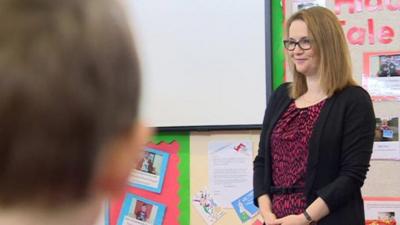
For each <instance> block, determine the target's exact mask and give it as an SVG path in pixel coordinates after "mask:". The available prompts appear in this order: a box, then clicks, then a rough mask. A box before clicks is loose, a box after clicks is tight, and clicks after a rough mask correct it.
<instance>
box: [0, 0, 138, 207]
mask: <svg viewBox="0 0 400 225" xmlns="http://www.w3.org/2000/svg"><path fill="white" fill-rule="evenodd" d="M116 3H117V2H116V1H112V0H2V1H0V206H2V207H12V206H14V205H15V206H16V205H21V204H24V205H26V204H33V205H44V206H45V205H52V204H51V203H54V202H57V203H65V204H70V203H75V202H80V201H83V200H84V199H87V198H89V197H90V196H91V195H95V194H99V193H100V194H105V195H112V194H114V193H116V192H118V191H119V190H120V189H121V186H122V185H123V184H124V182H125V179H126V178H127V176H128V174H129V170H130V167H132V166H133V165H132V163H133V162H134V160H135V157H136V156H137V153H138V152H140V151H139V150H138V149H139V148H140V145H141V144H142V143H143V139H144V137H145V136H146V131H145V128H143V127H141V126H140V125H139V123H138V121H137V113H138V101H139V91H140V85H139V84H140V70H139V65H138V59H137V56H136V52H135V48H134V46H133V41H132V39H131V33H130V29H129V26H128V24H127V22H126V19H125V17H124V13H123V12H122V10H121V8H120V7H119V6H118V5H117V4H116ZM53 206H54V205H53Z"/></svg>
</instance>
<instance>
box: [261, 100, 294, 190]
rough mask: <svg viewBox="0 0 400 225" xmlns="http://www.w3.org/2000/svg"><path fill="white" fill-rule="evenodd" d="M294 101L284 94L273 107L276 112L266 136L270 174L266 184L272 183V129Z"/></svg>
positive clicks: (267, 161)
mask: <svg viewBox="0 0 400 225" xmlns="http://www.w3.org/2000/svg"><path fill="white" fill-rule="evenodd" d="M291 101H292V99H291V98H289V96H288V95H287V94H285V95H284V97H283V98H281V99H278V103H277V104H276V108H275V109H272V111H273V112H274V114H273V115H272V116H271V120H270V121H271V122H270V123H269V126H267V130H266V132H265V136H264V137H263V138H264V140H265V141H264V143H265V146H264V149H268V151H267V154H266V165H269V166H270V168H269V170H268V171H269V172H270V173H269V174H268V177H269V178H270V179H269V180H268V181H266V184H265V185H267V186H268V187H269V186H270V185H271V184H272V173H271V171H272V163H271V157H272V156H271V145H270V139H271V135H272V130H273V128H274V127H275V124H276V123H277V122H278V119H279V118H281V116H282V113H283V112H284V111H285V109H287V107H288V106H289V104H290V102H291Z"/></svg>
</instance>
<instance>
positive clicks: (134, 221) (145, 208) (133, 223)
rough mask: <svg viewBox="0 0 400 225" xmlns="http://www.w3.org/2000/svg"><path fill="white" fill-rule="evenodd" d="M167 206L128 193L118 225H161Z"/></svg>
mask: <svg viewBox="0 0 400 225" xmlns="http://www.w3.org/2000/svg"><path fill="white" fill-rule="evenodd" d="M164 214H165V206H164V205H162V204H160V203H156V202H154V201H151V200H148V199H145V198H142V197H139V196H136V195H133V194H130V193H128V194H127V196H126V198H125V200H124V203H123V205H122V209H121V214H120V216H119V218H118V225H161V224H162V221H163V217H164Z"/></svg>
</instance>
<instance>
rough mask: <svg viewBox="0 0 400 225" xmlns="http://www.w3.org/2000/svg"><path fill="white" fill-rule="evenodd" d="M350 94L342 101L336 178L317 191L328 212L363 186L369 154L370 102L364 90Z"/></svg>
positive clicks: (371, 138)
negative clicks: (342, 119)
mask: <svg viewBox="0 0 400 225" xmlns="http://www.w3.org/2000/svg"><path fill="white" fill-rule="evenodd" d="M360 89H361V88H358V90H360ZM351 94H352V95H353V96H351V97H349V98H350V99H346V100H345V101H348V103H347V104H348V106H347V107H346V110H345V119H344V126H343V136H342V143H341V154H340V165H339V166H340V167H339V168H340V169H339V175H338V177H337V178H336V179H335V180H334V181H333V182H332V183H330V184H329V185H327V186H325V187H323V188H322V189H320V190H318V191H317V195H318V196H319V197H321V198H322V199H323V200H324V201H325V203H326V204H327V206H328V208H329V210H330V211H331V212H333V211H335V210H336V209H337V208H339V207H340V206H342V205H343V204H345V203H346V202H347V201H348V200H349V199H351V197H352V196H353V195H354V193H356V191H357V190H359V189H360V188H361V186H362V185H363V184H364V180H365V177H366V173H367V171H368V168H369V161H370V158H371V154H372V146H373V141H374V130H375V115H374V110H373V106H372V102H371V99H370V97H369V95H368V93H366V92H365V91H364V90H362V91H357V92H355V93H351ZM332 119H334V118H332Z"/></svg>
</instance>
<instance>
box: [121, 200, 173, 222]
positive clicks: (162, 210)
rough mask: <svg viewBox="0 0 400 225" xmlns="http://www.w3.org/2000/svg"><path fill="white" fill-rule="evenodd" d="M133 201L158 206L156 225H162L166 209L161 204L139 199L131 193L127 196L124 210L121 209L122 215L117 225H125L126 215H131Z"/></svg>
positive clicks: (123, 206)
mask: <svg viewBox="0 0 400 225" xmlns="http://www.w3.org/2000/svg"><path fill="white" fill-rule="evenodd" d="M133 199H136V200H139V201H142V202H145V203H147V204H150V205H155V206H157V207H158V209H157V215H156V218H155V220H154V225H162V222H163V218H164V214H165V209H166V207H165V206H164V205H162V204H160V203H157V202H153V201H151V200H148V199H145V198H142V197H139V196H137V195H134V194H131V193H127V195H126V197H125V200H124V203H123V205H122V208H121V213H120V215H119V217H118V223H117V224H118V225H123V223H124V217H125V215H127V214H128V213H129V209H130V208H131V204H132V200H133Z"/></svg>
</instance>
